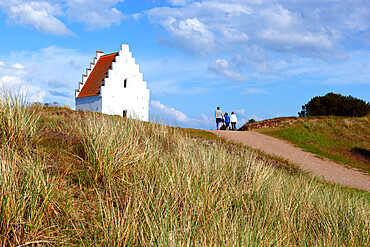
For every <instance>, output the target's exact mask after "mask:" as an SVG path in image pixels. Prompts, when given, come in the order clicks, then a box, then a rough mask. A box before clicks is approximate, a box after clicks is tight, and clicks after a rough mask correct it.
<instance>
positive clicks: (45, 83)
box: [0, 46, 92, 105]
mask: <svg viewBox="0 0 370 247" xmlns="http://www.w3.org/2000/svg"><path fill="white" fill-rule="evenodd" d="M90 55H91V54H90ZM90 55H84V54H81V53H79V52H78V51H76V50H73V49H63V48H60V47H55V46H51V47H47V48H44V49H41V50H38V51H34V52H29V51H20V52H13V53H11V54H10V55H8V56H6V57H1V58H0V60H1V61H7V63H5V62H3V63H2V64H3V65H1V66H0V83H1V84H3V85H5V86H7V87H8V88H14V89H15V90H17V91H21V92H22V93H26V92H27V97H28V99H29V100H31V101H40V102H42V101H46V102H54V101H58V102H59V103H63V104H69V105H73V103H74V96H73V92H74V89H75V88H77V86H78V81H79V80H81V75H82V74H83V73H84V71H83V70H79V71H78V70H72V69H71V68H70V61H71V60H72V61H74V62H73V64H74V66H77V67H80V68H83V67H86V66H88V65H89V62H91V60H92V56H90Z"/></svg>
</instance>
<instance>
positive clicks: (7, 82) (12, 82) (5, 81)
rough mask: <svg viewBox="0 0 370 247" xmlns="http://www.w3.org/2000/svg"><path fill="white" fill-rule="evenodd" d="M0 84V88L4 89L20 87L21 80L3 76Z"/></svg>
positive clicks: (15, 77) (16, 77)
mask: <svg viewBox="0 0 370 247" xmlns="http://www.w3.org/2000/svg"><path fill="white" fill-rule="evenodd" d="M0 82H1V84H2V86H5V87H6V88H14V87H15V86H18V85H21V84H22V83H24V82H23V80H22V79H21V78H20V77H18V76H8V75H4V76H2V77H1V78H0Z"/></svg>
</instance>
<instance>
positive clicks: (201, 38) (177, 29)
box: [161, 18, 215, 55]
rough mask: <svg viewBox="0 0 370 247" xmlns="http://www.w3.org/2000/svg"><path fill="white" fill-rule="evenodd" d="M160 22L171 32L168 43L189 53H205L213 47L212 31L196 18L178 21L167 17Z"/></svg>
mask: <svg viewBox="0 0 370 247" xmlns="http://www.w3.org/2000/svg"><path fill="white" fill-rule="evenodd" d="M161 24H162V25H163V26H164V27H165V28H166V29H167V31H168V32H169V33H170V34H171V37H172V41H169V40H168V41H167V42H168V44H169V45H173V46H177V47H178V48H180V49H182V50H183V51H185V52H187V53H189V54H193V55H205V53H206V52H211V51H212V49H213V47H214V39H215V38H214V35H213V33H212V32H210V31H209V30H208V28H207V26H206V25H204V24H203V23H201V22H200V21H199V20H198V19H197V18H187V19H185V20H179V21H178V20H176V19H174V18H168V19H165V20H163V21H162V22H161Z"/></svg>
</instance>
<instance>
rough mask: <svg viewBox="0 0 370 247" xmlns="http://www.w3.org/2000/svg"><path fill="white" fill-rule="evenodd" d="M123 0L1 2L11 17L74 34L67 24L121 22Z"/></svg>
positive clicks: (97, 25) (40, 28) (46, 29)
mask: <svg viewBox="0 0 370 247" xmlns="http://www.w3.org/2000/svg"><path fill="white" fill-rule="evenodd" d="M121 1H123V0H103V1H101V0H8V1H1V2H0V9H1V8H3V9H4V11H5V13H6V14H7V16H8V20H9V21H10V22H12V23H14V24H16V25H23V26H32V27H34V28H35V29H36V30H38V31H40V32H44V33H51V34H55V35H71V34H72V32H71V31H70V30H69V29H68V28H67V26H66V25H65V24H64V23H63V22H65V19H66V18H67V17H68V21H69V22H70V23H73V22H80V23H83V24H85V25H86V27H87V29H89V30H93V29H97V28H107V27H110V26H111V25H115V24H120V23H121V20H122V18H124V15H123V14H122V12H121V11H119V10H118V9H117V8H116V7H115V6H116V5H117V4H118V3H119V2H121Z"/></svg>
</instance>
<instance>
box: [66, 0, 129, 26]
mask: <svg viewBox="0 0 370 247" xmlns="http://www.w3.org/2000/svg"><path fill="white" fill-rule="evenodd" d="M122 1H123V0H104V1H101V0H66V1H65V5H66V6H67V8H68V9H67V11H66V14H67V15H68V17H69V20H70V21H73V22H74V21H78V22H81V23H84V24H85V25H86V27H87V28H88V29H89V30H93V29H97V28H107V27H110V26H111V25H119V24H120V23H121V20H122V18H123V17H124V15H123V13H122V12H121V11H119V10H118V9H117V8H115V7H114V6H115V5H117V4H118V3H119V2H122Z"/></svg>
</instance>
